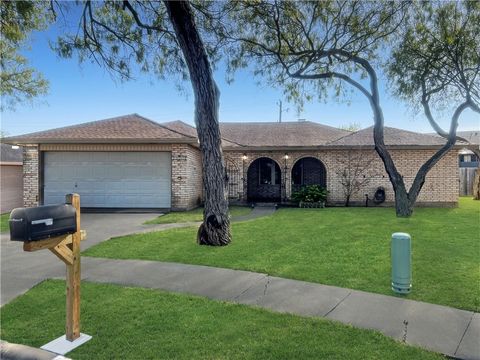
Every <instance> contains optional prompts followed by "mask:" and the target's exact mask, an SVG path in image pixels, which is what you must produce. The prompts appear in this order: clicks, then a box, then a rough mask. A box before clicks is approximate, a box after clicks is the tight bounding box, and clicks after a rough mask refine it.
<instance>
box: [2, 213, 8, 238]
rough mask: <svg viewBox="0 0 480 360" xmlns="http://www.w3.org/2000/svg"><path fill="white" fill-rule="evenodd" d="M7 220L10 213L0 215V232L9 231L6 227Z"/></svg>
mask: <svg viewBox="0 0 480 360" xmlns="http://www.w3.org/2000/svg"><path fill="white" fill-rule="evenodd" d="M8 219H10V213H5V214H2V215H0V232H2V233H3V232H6V231H8V230H9V229H10V227H9V226H8Z"/></svg>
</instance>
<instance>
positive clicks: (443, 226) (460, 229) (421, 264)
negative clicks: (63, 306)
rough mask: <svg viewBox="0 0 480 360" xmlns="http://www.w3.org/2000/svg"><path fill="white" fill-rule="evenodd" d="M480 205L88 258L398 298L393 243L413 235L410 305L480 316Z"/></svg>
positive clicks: (112, 248) (118, 245) (309, 220)
mask: <svg viewBox="0 0 480 360" xmlns="http://www.w3.org/2000/svg"><path fill="white" fill-rule="evenodd" d="M479 215H480V201H474V200H471V199H469V198H461V199H460V205H459V207H458V208H454V209H442V208H418V209H415V212H414V215H413V216H412V217H411V218H408V219H405V218H397V217H396V216H395V211H394V209H391V208H326V209H280V210H278V211H277V212H276V213H275V214H274V215H272V216H270V217H265V218H259V219H257V220H254V221H247V222H240V223H234V224H233V225H232V233H233V241H232V243H231V244H230V245H228V246H226V247H206V246H198V245H197V244H196V243H195V235H196V228H183V229H174V230H168V231H162V232H154V233H146V234H136V235H131V236H125V237H119V238H113V239H111V240H108V241H105V242H103V243H101V244H99V245H97V246H94V247H92V248H90V249H88V250H87V251H86V252H85V255H87V256H98V257H108V258H118V259H144V260H159V261H169V262H180V263H188V264H201V265H210V266H216V267H225V268H232V269H244V270H251V271H257V272H263V273H268V274H270V275H275V276H280V277H285V278H290V279H299V280H305V281H311V282H317V283H322V284H328V285H336V286H340V287H346V288H352V289H359V290H364V291H369V292H374V293H381V294H387V295H392V292H391V289H390V236H391V234H392V233H393V232H397V231H403V232H408V233H410V234H411V235H412V239H413V240H412V259H413V265H412V266H413V268H412V271H413V289H412V293H411V294H410V295H408V298H410V299H416V300H422V301H426V302H430V303H436V304H442V305H447V306H452V307H456V308H462V309H467V310H475V311H478V310H479V308H480V306H479V292H480V291H479V284H480V271H479V270H480V269H479V259H480V241H479V238H480V222H479Z"/></svg>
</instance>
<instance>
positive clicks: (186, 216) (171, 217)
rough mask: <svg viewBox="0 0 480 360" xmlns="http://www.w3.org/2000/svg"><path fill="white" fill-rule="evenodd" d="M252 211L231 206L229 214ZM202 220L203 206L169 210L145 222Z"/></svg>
mask: <svg viewBox="0 0 480 360" xmlns="http://www.w3.org/2000/svg"><path fill="white" fill-rule="evenodd" d="M250 211H252V209H251V208H249V207H245V206H231V207H230V216H232V217H234V216H242V215H248V214H249V213H250ZM202 220H203V208H196V209H193V210H190V211H179V212H171V213H168V214H166V215H162V216H159V217H156V218H155V219H152V220H148V221H146V222H145V224H171V223H183V222H200V221H202Z"/></svg>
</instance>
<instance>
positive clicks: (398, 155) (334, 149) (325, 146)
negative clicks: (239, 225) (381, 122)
mask: <svg viewBox="0 0 480 360" xmlns="http://www.w3.org/2000/svg"><path fill="white" fill-rule="evenodd" d="M220 127H221V133H222V147H223V151H224V156H225V162H226V169H227V175H228V179H229V181H228V196H229V197H230V198H232V199H235V200H241V201H245V202H246V201H248V202H259V201H264V202H280V201H288V199H289V198H290V196H291V193H292V190H295V189H296V188H298V187H300V186H302V185H308V184H319V185H322V186H325V187H326V188H327V189H328V191H329V197H328V202H329V203H330V204H336V203H343V202H344V201H345V199H344V194H343V188H342V186H341V184H340V181H341V179H340V175H339V173H340V171H339V170H342V168H343V167H345V162H344V161H343V160H344V159H345V158H346V157H347V155H348V154H349V153H355V154H357V155H358V154H361V155H362V158H363V159H372V162H371V163H369V169H368V173H367V175H366V176H369V177H371V181H370V183H369V184H368V187H366V188H365V189H364V190H363V191H362V192H360V193H359V194H357V195H356V196H355V197H354V198H353V199H352V201H353V202H359V203H360V202H361V203H364V199H365V194H368V195H369V196H370V198H371V197H373V194H374V193H375V191H376V189H377V188H378V187H379V186H382V187H384V188H385V189H386V204H392V203H393V201H394V194H393V190H392V187H391V185H390V181H389V179H388V176H387V174H386V172H385V170H384V166H383V163H382V161H381V160H380V158H379V157H378V155H377V154H376V152H375V151H374V147H373V130H372V128H367V129H363V130H360V131H358V132H354V133H351V132H349V131H345V130H340V129H337V128H333V127H330V126H325V125H321V124H318V123H315V122H309V121H304V122H286V123H266V122H263V123H222V124H221V125H220ZM5 142H8V143H12V144H20V145H23V146H24V204H25V206H35V205H37V204H51V203H60V202H63V199H64V195H65V194H66V193H70V192H77V193H79V194H80V195H81V203H82V206H83V207H87V208H142V209H146V208H155V209H173V210H184V209H189V208H192V207H195V206H197V205H198V204H200V203H201V201H202V197H203V195H202V165H201V154H200V150H199V145H198V140H197V134H196V130H195V128H194V127H192V126H190V125H187V124H185V123H183V122H181V121H173V122H167V123H162V124H159V123H156V122H153V121H151V120H148V119H146V118H144V117H142V116H139V115H137V114H132V115H127V116H121V117H117V118H112V119H106V120H101V121H95V122H90V123H85V124H80V125H75V126H69V127H64V128H59V129H53V130H47V131H42V132H37V133H32V134H27V135H22V136H15V137H11V138H7V139H5ZM385 143H386V144H387V146H388V147H389V149H390V151H391V154H392V157H393V159H394V160H395V164H396V166H397V168H398V169H399V171H400V172H401V173H402V174H403V176H404V179H405V182H406V183H407V186H409V185H410V184H411V182H412V180H413V177H414V175H415V174H416V172H417V170H418V168H419V167H420V165H421V164H423V162H424V161H425V160H427V159H428V158H429V157H430V156H431V155H432V154H433V153H434V152H435V151H436V150H437V149H438V148H439V147H440V146H441V145H442V144H443V143H444V139H441V138H439V137H436V136H431V135H426V134H418V133H414V132H409V131H405V130H399V129H393V128H385ZM459 148H460V147H459V146H456V147H455V149H454V150H453V151H451V152H449V153H448V154H447V155H446V156H445V157H444V158H442V160H440V161H439V162H438V163H437V164H436V165H435V167H434V168H433V169H432V170H431V171H430V173H429V174H428V176H427V179H426V182H425V185H424V187H423V189H422V192H421V194H420V196H419V199H418V203H419V204H423V205H438V206H454V205H455V204H457V202H458V192H459V190H458V157H457V154H458V151H459Z"/></svg>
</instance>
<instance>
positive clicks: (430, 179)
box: [225, 149, 459, 206]
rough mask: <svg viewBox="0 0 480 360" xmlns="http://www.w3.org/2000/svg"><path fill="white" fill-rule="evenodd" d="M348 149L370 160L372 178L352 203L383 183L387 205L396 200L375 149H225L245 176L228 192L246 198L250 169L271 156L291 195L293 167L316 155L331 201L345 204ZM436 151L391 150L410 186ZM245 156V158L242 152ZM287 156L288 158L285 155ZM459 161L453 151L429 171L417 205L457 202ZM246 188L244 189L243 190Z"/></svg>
mask: <svg viewBox="0 0 480 360" xmlns="http://www.w3.org/2000/svg"><path fill="white" fill-rule="evenodd" d="M349 152H350V153H351V154H352V153H353V154H354V156H355V157H357V158H361V159H364V161H368V163H369V166H368V168H367V170H366V171H365V172H364V174H365V175H366V176H368V177H370V179H371V180H370V182H369V183H368V184H367V185H366V186H364V188H363V189H362V190H361V191H359V192H358V193H357V194H355V195H354V196H353V197H352V198H351V201H352V202H353V203H355V202H357V203H361V204H363V203H364V202H365V194H368V195H369V198H370V199H372V198H373V195H374V193H375V190H376V189H377V188H378V187H379V186H382V187H384V188H385V190H386V203H385V204H386V205H391V204H393V202H394V200H395V199H394V193H393V188H392V185H391V183H390V180H389V178H388V175H387V173H386V171H385V169H384V166H383V162H382V161H381V159H380V157H379V156H378V155H377V153H376V152H375V151H374V150H348V149H347V150H319V151H303V152H300V151H291V152H285V151H269V152H256V151H255V152H252V151H250V152H245V153H241V152H235V151H226V152H225V157H226V158H227V159H229V161H232V162H235V163H236V164H237V166H238V168H239V169H240V173H241V177H242V178H243V179H244V183H243V186H242V184H240V185H238V186H237V189H234V190H232V189H230V190H229V193H235V192H239V193H240V194H241V195H240V196H239V198H240V199H242V200H244V201H245V200H247V185H246V179H247V172H248V168H249V166H250V165H251V164H252V162H253V161H255V160H256V159H258V158H260V157H269V158H271V159H273V160H275V161H276V162H277V164H278V165H279V167H280V170H281V180H282V198H283V197H285V198H287V199H288V198H290V196H291V192H292V186H291V177H292V167H293V166H294V165H295V163H296V162H297V161H298V160H299V159H301V158H304V157H314V158H316V159H318V160H320V161H321V162H322V163H323V164H324V165H325V168H326V172H327V174H326V182H327V190H328V191H329V195H328V202H329V203H330V204H343V203H344V201H345V195H344V188H343V186H342V185H341V172H342V170H343V169H344V168H345V166H346V165H345V158H346V157H347V156H349ZM434 152H435V150H421V149H419V150H409V149H401V150H400V149H398V150H397V149H396V150H391V154H392V158H393V160H394V162H395V164H396V166H397V168H398V170H399V171H400V173H401V174H402V175H403V177H404V180H405V183H406V185H407V187H410V185H411V183H412V182H413V179H414V177H415V174H416V173H417V171H418V169H419V168H420V166H421V165H422V164H423V163H424V162H425V161H426V160H427V159H428V158H429V157H430V156H431V155H433V154H434ZM244 154H245V155H246V157H247V158H246V159H243V155H244ZM285 155H287V156H288V158H285ZM458 187H459V183H458V163H457V151H456V150H451V151H450V152H449V153H448V154H447V155H446V156H444V157H443V158H442V159H441V160H440V161H439V162H438V163H437V164H436V165H435V166H434V167H433V168H432V169H431V170H430V172H429V173H428V175H427V178H426V181H425V184H424V186H423V188H422V191H421V192H420V195H419V197H418V203H417V204H418V205H443V206H454V205H455V204H456V203H457V202H458V191H459V190H458ZM242 189H243V190H242Z"/></svg>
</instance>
